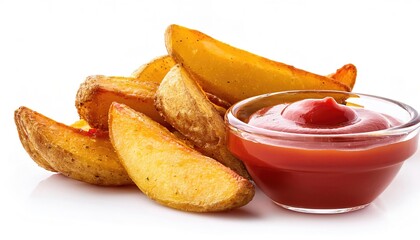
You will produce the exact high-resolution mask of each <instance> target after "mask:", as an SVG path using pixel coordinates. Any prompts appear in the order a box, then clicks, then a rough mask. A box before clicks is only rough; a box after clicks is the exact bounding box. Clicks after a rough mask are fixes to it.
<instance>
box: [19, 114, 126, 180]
mask: <svg viewBox="0 0 420 240" xmlns="http://www.w3.org/2000/svg"><path fill="white" fill-rule="evenodd" d="M15 122H16V125H17V127H18V132H19V135H21V134H25V136H24V137H21V142H22V145H23V146H24V148H25V149H26V150H27V152H28V153H29V155H30V156H31V158H32V159H33V160H34V161H35V162H36V163H38V164H39V165H40V166H41V167H43V168H45V169H47V170H50V171H51V170H52V171H56V172H59V173H61V174H63V175H65V176H67V177H69V178H72V179H75V180H79V181H82V182H86V183H90V184H95V185H102V186H120V185H127V184H132V183H133V182H132V181H131V179H130V178H129V177H128V174H127V172H126V171H125V169H124V168H123V166H122V165H121V164H120V162H119V160H118V157H117V155H116V154H115V151H114V148H113V147H112V144H111V142H110V141H109V136H108V133H107V132H103V131H100V130H95V129H91V130H89V131H84V130H82V129H78V128H74V127H70V126H67V125H64V124H62V123H59V122H56V121H54V120H52V119H50V118H47V117H46V116H44V115H42V114H40V113H37V112H35V111H33V110H31V109H29V108H26V107H20V108H19V109H17V110H16V111H15ZM28 145H29V146H31V148H30V150H29V151H28V148H27V147H25V146H28ZM34 153H35V154H34ZM34 155H35V157H34ZM40 158H42V160H43V161H44V162H43V163H42V164H40V163H39V160H40Z"/></svg>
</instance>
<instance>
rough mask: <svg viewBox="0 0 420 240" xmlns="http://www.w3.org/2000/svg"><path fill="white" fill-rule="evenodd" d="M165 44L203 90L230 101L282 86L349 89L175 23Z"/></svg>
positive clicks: (281, 87)
mask: <svg viewBox="0 0 420 240" xmlns="http://www.w3.org/2000/svg"><path fill="white" fill-rule="evenodd" d="M165 44H166V49H167V51H168V54H169V55H170V56H171V57H172V58H173V59H174V60H175V61H176V62H177V63H178V64H182V66H183V67H185V69H186V70H187V71H188V72H189V73H190V74H192V75H193V76H194V78H195V79H196V80H197V82H198V83H199V84H200V86H201V87H202V88H203V89H204V91H206V92H210V93H212V94H214V95H216V96H218V97H220V98H221V99H224V100H226V101H227V102H229V103H231V104H233V103H235V102H238V101H240V100H243V99H245V98H248V97H252V96H256V95H260V94H264V93H269V92H277V91H285V90H299V89H303V90H306V89H319V90H322V89H325V90H342V91H350V90H351V89H350V87H348V86H346V85H345V84H343V83H340V82H338V81H336V80H335V79H332V78H329V77H326V76H321V75H317V74H314V73H311V72H307V71H304V70H301V69H298V68H295V67H293V66H290V65H287V64H284V63H280V62H276V61H273V60H270V59H267V58H263V57H260V56H257V55H255V54H252V53H250V52H247V51H244V50H241V49H238V48H235V47H232V46H230V45H228V44H225V43H222V42H220V41H218V40H216V39H214V38H212V37H210V36H208V35H206V34H204V33H202V32H199V31H196V30H192V29H188V28H185V27H182V26H178V25H170V26H169V27H168V28H167V30H166V32H165Z"/></svg>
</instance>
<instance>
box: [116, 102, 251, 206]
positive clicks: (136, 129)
mask: <svg viewBox="0 0 420 240" xmlns="http://www.w3.org/2000/svg"><path fill="white" fill-rule="evenodd" d="M109 125H110V138H111V142H112V144H113V146H114V148H115V150H116V152H117V154H118V156H119V158H120V161H121V162H122V164H123V165H124V167H125V168H126V170H127V172H128V174H129V175H130V177H131V179H133V181H134V182H135V183H136V185H137V186H138V187H139V189H140V190H141V191H142V192H143V193H144V194H146V195H147V196H148V197H149V198H151V199H153V200H154V201H156V202H158V203H160V204H162V205H165V206H168V207H171V208H175V209H179V210H183V211H192V212H212V211H224V210H229V209H233V208H237V207H241V206H243V205H245V204H247V203H248V202H249V201H251V199H252V198H253V196H254V193H255V189H254V186H253V184H252V183H251V182H250V181H248V180H247V179H245V178H243V177H241V176H239V175H238V174H236V173H235V172H234V171H232V170H231V169H229V168H227V167H225V166H223V165H222V164H220V163H219V162H217V161H215V160H213V159H211V158H209V157H206V156H204V155H202V154H201V153H199V152H197V151H195V150H193V149H191V148H190V147H188V146H187V145H186V144H185V143H183V142H182V141H180V140H179V139H177V138H176V137H175V136H174V135H173V134H172V133H170V132H169V131H168V130H167V129H166V128H164V127H162V126H161V125H160V124H158V123H156V122H155V121H153V120H152V119H150V118H149V117H147V116H146V115H144V114H143V113H140V112H136V111H134V110H133V109H130V108H129V107H127V106H125V105H123V104H118V103H113V104H112V105H111V108H110V115H109Z"/></svg>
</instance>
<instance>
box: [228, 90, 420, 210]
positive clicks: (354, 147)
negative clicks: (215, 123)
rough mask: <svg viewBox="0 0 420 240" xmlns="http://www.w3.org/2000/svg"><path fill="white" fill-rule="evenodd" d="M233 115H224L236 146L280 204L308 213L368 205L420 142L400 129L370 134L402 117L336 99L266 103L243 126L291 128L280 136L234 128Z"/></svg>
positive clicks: (261, 185) (255, 176)
mask: <svg viewBox="0 0 420 240" xmlns="http://www.w3.org/2000/svg"><path fill="white" fill-rule="evenodd" d="M231 111H232V110H231ZM230 117H232V115H229V114H228V115H227V118H226V119H227V122H228V126H229V133H228V148H229V149H230V151H231V152H232V153H233V154H234V155H235V156H237V157H238V158H239V159H241V160H242V161H243V162H244V164H245V166H246V168H247V170H248V171H249V173H250V175H251V176H252V179H253V180H254V181H255V183H256V184H257V186H258V187H259V188H261V189H262V191H263V192H264V193H265V194H266V195H267V196H269V197H270V198H271V199H272V200H273V201H274V202H275V203H277V204H279V205H281V206H283V207H285V208H288V209H292V210H296V211H302V212H316V213H336V212H347V211H352V210H356V209H360V208H363V207H365V206H366V205H368V204H369V203H371V202H372V201H373V200H374V199H375V198H376V197H377V196H378V195H379V194H380V193H382V192H383V190H384V189H385V188H386V187H387V186H388V185H389V183H390V182H391V181H392V179H393V178H394V177H395V175H396V174H397V173H398V171H399V169H400V167H401V166H402V164H403V162H404V160H406V159H407V158H409V157H410V156H411V155H413V154H414V153H415V151H416V149H417V146H418V134H416V135H415V137H411V138H409V139H404V137H403V136H401V135H398V134H395V135H386V134H385V135H380V134H379V135H378V134H372V135H370V134H369V133H370V132H372V133H375V132H378V131H379V132H380V131H381V130H387V129H391V128H393V127H396V126H399V125H402V124H403V122H402V121H400V120H397V119H395V118H393V117H391V116H389V115H387V114H382V113H378V112H376V111H373V110H369V109H365V108H355V107H348V106H345V105H342V104H338V103H337V102H336V101H335V100H334V99H333V98H331V97H326V98H322V99H304V100H300V101H297V102H293V103H281V104H278V105H275V106H269V107H264V108H262V109H260V110H258V111H256V112H255V113H254V114H252V115H250V117H249V121H248V122H244V126H246V127H245V128H248V126H251V128H252V129H255V127H257V128H259V129H266V130H271V131H274V132H279V133H281V134H283V133H285V134H284V136H283V135H282V136H280V137H267V136H264V134H259V133H257V134H255V135H254V133H252V132H248V131H247V130H248V129H247V130H246V131H244V132H241V131H239V130H238V129H235V128H232V126H234V124H232V125H229V124H231V123H232V122H233V121H232V122H230V121H229V119H230ZM236 120H237V119H236ZM241 124H242V123H241ZM359 135H360V136H359ZM295 136H296V138H295ZM323 136H325V137H323Z"/></svg>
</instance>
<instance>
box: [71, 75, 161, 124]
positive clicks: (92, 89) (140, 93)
mask: <svg viewBox="0 0 420 240" xmlns="http://www.w3.org/2000/svg"><path fill="white" fill-rule="evenodd" d="M158 85H159V84H158V83H155V82H141V81H140V82H138V81H136V80H135V79H133V78H130V77H117V76H111V77H109V76H103V75H94V76H89V77H87V78H86V80H85V81H84V82H83V83H82V84H81V85H80V87H79V90H78V91H77V95H76V102H75V105H76V108H77V112H78V113H79V116H80V118H81V119H85V120H86V121H87V122H88V123H89V125H90V126H92V127H93V128H98V129H102V130H108V110H109V107H110V106H111V103H112V102H114V101H115V102H120V103H124V104H126V105H128V106H130V107H131V108H133V109H135V110H136V111H140V112H143V113H144V114H146V115H148V116H149V117H151V118H153V120H155V121H157V122H159V123H160V124H163V125H165V126H169V124H167V123H166V122H165V120H164V119H163V118H162V117H161V116H160V115H159V113H158V112H157V111H156V109H155V107H154V95H155V92H156V89H157V87H158Z"/></svg>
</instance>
